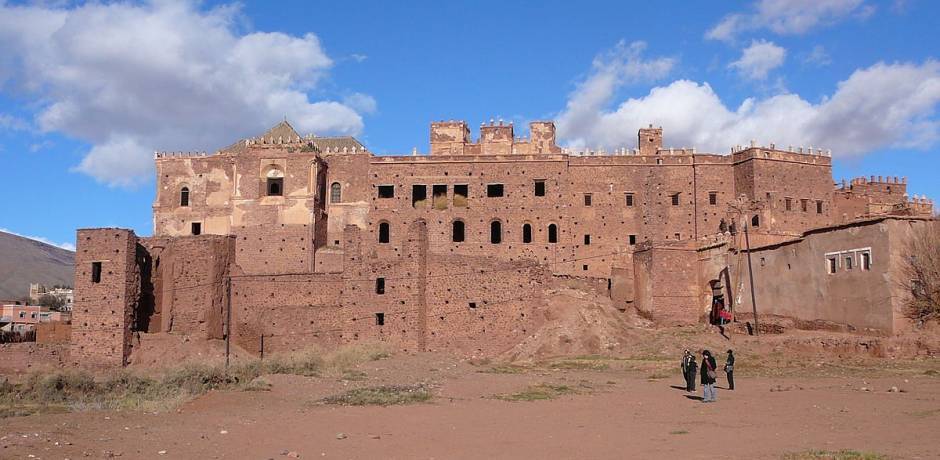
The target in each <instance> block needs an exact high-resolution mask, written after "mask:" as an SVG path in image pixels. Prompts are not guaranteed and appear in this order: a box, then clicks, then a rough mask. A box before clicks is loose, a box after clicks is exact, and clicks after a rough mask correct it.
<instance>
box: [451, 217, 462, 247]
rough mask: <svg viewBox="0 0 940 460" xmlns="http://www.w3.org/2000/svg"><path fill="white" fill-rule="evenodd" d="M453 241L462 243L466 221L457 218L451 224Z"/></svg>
mask: <svg viewBox="0 0 940 460" xmlns="http://www.w3.org/2000/svg"><path fill="white" fill-rule="evenodd" d="M450 236H451V238H450V239H451V241H453V242H454V243H462V242H463V240H464V223H463V221H462V220H455V221H454V223H453V224H452V226H451V232H450Z"/></svg>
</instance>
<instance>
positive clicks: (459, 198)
mask: <svg viewBox="0 0 940 460" xmlns="http://www.w3.org/2000/svg"><path fill="white" fill-rule="evenodd" d="M468 193H469V186H467V184H455V185H454V207H455V208H466V207H467V197H468V196H469V195H468Z"/></svg>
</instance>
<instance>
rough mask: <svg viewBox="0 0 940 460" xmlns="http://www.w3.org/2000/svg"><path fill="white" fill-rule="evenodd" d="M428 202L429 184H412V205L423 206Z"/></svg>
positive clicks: (414, 206)
mask: <svg viewBox="0 0 940 460" xmlns="http://www.w3.org/2000/svg"><path fill="white" fill-rule="evenodd" d="M427 203H428V186H427V185H420V184H416V185H412V186H411V207H412V208H423V207H424V206H425V205H427Z"/></svg>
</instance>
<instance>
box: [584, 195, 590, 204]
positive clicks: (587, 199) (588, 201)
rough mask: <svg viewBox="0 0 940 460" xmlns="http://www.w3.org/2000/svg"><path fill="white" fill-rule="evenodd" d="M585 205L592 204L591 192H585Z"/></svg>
mask: <svg viewBox="0 0 940 460" xmlns="http://www.w3.org/2000/svg"><path fill="white" fill-rule="evenodd" d="M584 205H585V206H590V205H591V194H590V193H585V194H584Z"/></svg>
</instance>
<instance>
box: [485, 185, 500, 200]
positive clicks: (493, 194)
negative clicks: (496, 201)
mask: <svg viewBox="0 0 940 460" xmlns="http://www.w3.org/2000/svg"><path fill="white" fill-rule="evenodd" d="M486 196H487V197H489V198H499V197H501V196H503V184H486Z"/></svg>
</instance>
